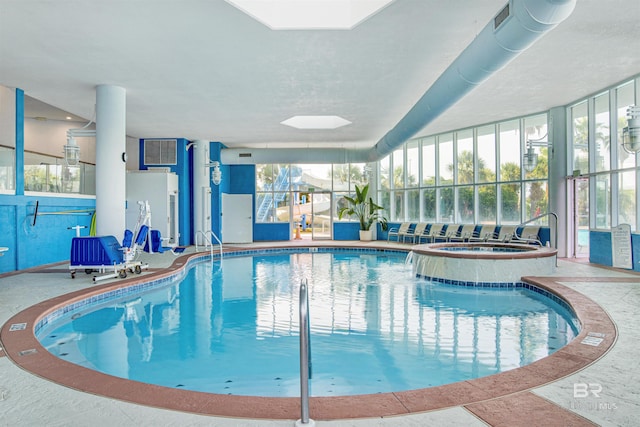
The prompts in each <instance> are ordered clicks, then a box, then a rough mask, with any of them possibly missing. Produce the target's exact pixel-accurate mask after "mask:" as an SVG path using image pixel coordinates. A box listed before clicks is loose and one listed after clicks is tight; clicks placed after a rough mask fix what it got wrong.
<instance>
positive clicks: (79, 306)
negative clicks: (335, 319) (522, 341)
mask: <svg viewBox="0 0 640 427" xmlns="http://www.w3.org/2000/svg"><path fill="white" fill-rule="evenodd" d="M408 252H409V251H407V250H396V249H382V248H352V247H333V246H322V247H315V246H311V247H292V248H261V249H247V250H240V251H232V252H227V253H225V254H224V255H223V257H224V258H235V257H243V256H248V255H277V254H293V253H354V254H361V253H368V254H389V255H407V253H408ZM218 259H220V254H217V253H213V254H202V255H200V256H198V255H196V256H192V257H191V258H189V260H188V261H187V263H186V264H185V265H184V266H183V267H182V268H180V269H179V270H178V271H176V272H175V274H171V275H169V276H165V277H162V278H159V279H152V280H150V281H148V282H144V283H136V284H133V285H130V286H126V285H125V286H123V287H119V288H117V289H112V290H109V291H106V292H104V293H101V294H97V295H91V296H89V297H87V298H84V299H81V300H78V301H74V302H73V303H71V304H69V305H65V306H64V307H60V308H58V309H56V310H53V311H51V312H49V313H47V314H46V315H45V316H43V317H42V318H41V319H40V320H39V321H38V322H37V323H36V325H35V326H34V334H35V335H36V336H38V333H39V332H40V331H41V330H42V329H43V328H45V327H46V326H47V325H49V324H50V323H52V322H54V321H56V320H58V319H59V318H61V317H64V316H69V315H71V314H73V313H74V312H78V311H80V310H83V311H84V310H88V309H91V308H93V307H96V306H99V305H102V304H104V303H105V302H107V301H109V300H111V299H117V298H122V297H125V296H128V295H131V294H137V293H140V292H144V291H147V290H151V289H155V288H158V287H162V286H165V285H167V284H169V283H171V282H174V281H176V280H180V279H181V278H182V277H184V276H185V275H186V274H187V271H188V270H189V268H191V265H192V264H195V263H199V262H203V261H208V260H210V261H215V260H218ZM416 276H417V277H419V278H423V279H426V280H430V281H433V282H437V283H443V284H447V285H454V286H466V287H477V288H502V289H506V288H524V289H528V290H530V291H533V292H536V293H538V294H540V295H542V296H544V297H547V298H549V299H550V300H552V301H554V302H555V303H557V304H558V305H560V306H561V307H563V308H564V309H565V310H567V311H568V312H569V313H570V314H571V316H572V319H571V320H572V321H573V323H574V325H575V326H576V327H578V329H579V321H578V320H577V316H576V313H575V311H574V310H573V308H572V307H571V305H570V304H569V303H568V302H567V301H565V300H564V299H563V298H560V297H559V296H557V295H556V294H554V293H552V292H549V291H547V290H546V289H543V288H540V287H538V286H535V285H532V284H529V283H524V282H520V281H519V282H470V281H460V280H450V279H443V278H439V277H430V276H424V275H420V274H417V275H416Z"/></svg>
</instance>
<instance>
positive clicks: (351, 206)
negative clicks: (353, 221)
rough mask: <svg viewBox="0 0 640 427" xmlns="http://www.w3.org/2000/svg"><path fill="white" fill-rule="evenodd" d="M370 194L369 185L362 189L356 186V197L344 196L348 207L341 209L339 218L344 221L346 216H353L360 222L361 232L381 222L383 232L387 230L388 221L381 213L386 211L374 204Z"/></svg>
mask: <svg viewBox="0 0 640 427" xmlns="http://www.w3.org/2000/svg"><path fill="white" fill-rule="evenodd" d="M368 193H369V184H367V185H365V186H364V187H362V188H359V187H358V186H357V185H356V197H349V196H344V197H343V199H344V200H346V202H347V206H344V207H342V208H340V210H339V211H338V218H339V219H342V217H343V216H344V215H348V216H353V217H356V218H358V221H360V230H364V231H366V230H369V228H371V225H373V223H374V222H376V221H377V222H379V223H380V226H381V227H382V229H383V230H386V229H387V219H386V218H385V217H384V216H382V214H381V213H380V212H379V211H381V210H384V208H383V207H382V206H379V205H377V204H375V203H374V201H373V199H372V198H371V197H369V198H368V199H367V194H368Z"/></svg>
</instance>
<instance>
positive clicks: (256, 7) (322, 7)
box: [226, 0, 394, 30]
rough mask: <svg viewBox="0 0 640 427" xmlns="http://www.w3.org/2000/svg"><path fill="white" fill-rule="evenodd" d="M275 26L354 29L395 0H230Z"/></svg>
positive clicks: (271, 26)
mask: <svg viewBox="0 0 640 427" xmlns="http://www.w3.org/2000/svg"><path fill="white" fill-rule="evenodd" d="M226 1H227V2H228V3H230V4H232V5H233V6H235V7H237V8H238V9H240V10H241V11H243V12H244V13H246V14H247V15H249V16H251V17H252V18H254V19H256V20H257V21H259V22H261V23H263V24H264V25H266V26H267V27H269V28H271V29H272V30H350V29H352V28H354V27H355V26H357V25H358V24H360V23H361V22H363V21H365V20H366V19H367V18H369V17H370V16H372V15H374V14H376V13H377V12H378V11H380V10H381V9H382V8H384V7H385V6H386V5H388V4H389V3H391V2H393V1H394V0H226Z"/></svg>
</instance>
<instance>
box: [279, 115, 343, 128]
mask: <svg viewBox="0 0 640 427" xmlns="http://www.w3.org/2000/svg"><path fill="white" fill-rule="evenodd" d="M280 123H281V124H283V125H286V126H291V127H292V128H296V129H337V128H339V127H342V126H346V125H350V124H351V122H350V121H349V120H346V119H343V118H342V117H340V116H293V117H291V118H290V119H287V120H285V121H283V122H280Z"/></svg>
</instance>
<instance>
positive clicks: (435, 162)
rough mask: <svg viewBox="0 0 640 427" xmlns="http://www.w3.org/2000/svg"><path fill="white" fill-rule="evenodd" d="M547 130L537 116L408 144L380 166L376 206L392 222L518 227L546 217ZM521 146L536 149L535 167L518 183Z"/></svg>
mask: <svg viewBox="0 0 640 427" xmlns="http://www.w3.org/2000/svg"><path fill="white" fill-rule="evenodd" d="M547 126H548V125H547V114H537V115H533V116H527V117H523V118H520V119H514V120H508V121H505V122H499V123H493V124H488V125H483V126H479V127H477V128H472V129H463V130H459V131H456V132H451V133H445V134H442V135H434V136H429V137H426V138H421V139H416V140H412V141H409V142H408V143H407V144H405V145H404V146H403V148H402V149H398V150H396V151H394V153H393V154H392V155H391V156H389V157H387V158H385V159H383V160H381V161H380V163H379V171H380V187H379V196H378V200H379V201H381V203H382V204H383V206H385V208H386V209H387V210H388V212H389V213H392V215H390V216H389V219H390V220H392V221H397V222H402V221H411V222H420V221H423V222H444V223H460V224H462V223H501V224H520V223H521V222H523V221H525V220H528V219H530V218H533V217H534V216H537V215H540V214H541V213H546V212H547V211H548V199H549V197H548V184H547V182H548V170H549V167H548V152H549V149H548V147H547V146H546V144H545V142H546V141H547V140H548V138H547ZM527 139H530V140H535V141H536V142H537V143H538V144H537V145H536V153H537V154H538V166H537V167H536V168H535V169H534V170H533V171H530V172H527V173H526V175H525V176H524V177H523V176H522V172H521V171H522V167H521V163H522V159H521V156H522V147H524V146H525V144H526V141H527ZM403 150H404V155H403V154H402V152H403ZM416 156H418V157H419V158H416ZM401 159H403V160H402V163H400V161H401ZM498 164H499V165H500V167H499V170H498V169H497V167H496V165H498ZM416 165H418V166H420V168H421V169H420V170H421V179H420V181H419V190H416V189H415V187H416V184H415V181H414V179H415V178H414V177H415V173H416V172H415V168H416ZM391 169H392V170H393V179H391V180H390V177H391V176H390V173H389V171H390V170H391ZM391 188H392V190H391V192H392V193H393V197H390V191H389V190H388V189H391ZM392 200H393V203H391V201H392ZM540 223H541V224H546V223H547V219H546V218H544V219H542V220H541V221H540Z"/></svg>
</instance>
